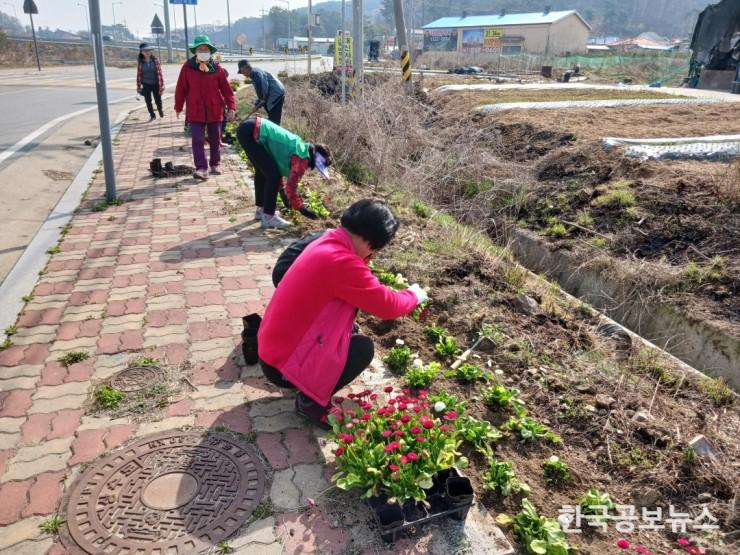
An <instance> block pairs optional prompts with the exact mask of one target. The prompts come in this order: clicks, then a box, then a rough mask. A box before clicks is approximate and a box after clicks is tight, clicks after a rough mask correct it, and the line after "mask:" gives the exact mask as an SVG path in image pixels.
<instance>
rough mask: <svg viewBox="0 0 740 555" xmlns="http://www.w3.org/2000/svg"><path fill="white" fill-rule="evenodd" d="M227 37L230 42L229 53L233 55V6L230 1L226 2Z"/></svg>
mask: <svg viewBox="0 0 740 555" xmlns="http://www.w3.org/2000/svg"><path fill="white" fill-rule="evenodd" d="M226 35H227V37H228V41H229V45H228V47H227V52H228V53H229V54H231V5H230V3H229V0H226Z"/></svg>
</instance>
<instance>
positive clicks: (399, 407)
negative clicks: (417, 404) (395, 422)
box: [398, 403, 408, 410]
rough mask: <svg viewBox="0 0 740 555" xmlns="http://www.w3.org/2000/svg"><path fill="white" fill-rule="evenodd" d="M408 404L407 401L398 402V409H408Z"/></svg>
mask: <svg viewBox="0 0 740 555" xmlns="http://www.w3.org/2000/svg"><path fill="white" fill-rule="evenodd" d="M407 408H408V405H407V404H406V403H398V410H406V409H407Z"/></svg>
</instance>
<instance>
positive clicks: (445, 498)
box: [368, 468, 475, 542]
mask: <svg viewBox="0 0 740 555" xmlns="http://www.w3.org/2000/svg"><path fill="white" fill-rule="evenodd" d="M427 491H428V493H427V499H426V500H427V502H428V503H429V505H430V506H429V508H428V509H427V508H426V507H425V506H424V505H423V504H422V503H415V502H414V501H413V500H409V501H407V502H406V503H404V504H403V505H399V504H398V503H388V496H387V495H385V494H382V495H379V496H377V497H371V498H370V499H368V506H369V507H370V510H371V511H372V513H373V517H374V518H375V522H376V523H377V525H378V529H379V530H380V536H381V537H382V538H383V540H384V541H386V542H395V541H396V540H397V539H398V538H399V537H400V536H401V535H402V534H403V533H404V532H407V531H408V532H415V531H417V530H418V529H419V528H420V527H421V526H423V525H425V524H427V523H429V522H434V521H437V520H441V519H443V518H447V517H449V518H452V519H454V520H459V521H465V519H466V518H467V516H468V511H469V510H470V507H471V506H472V505H473V501H474V500H475V496H474V494H473V488H472V485H471V484H470V479H469V478H466V477H465V476H462V475H461V474H460V473H459V471H458V470H457V469H454V468H451V469H449V470H445V471H442V472H439V473H438V474H437V475H435V477H434V485H433V486H432V488H431V489H429V490H427Z"/></svg>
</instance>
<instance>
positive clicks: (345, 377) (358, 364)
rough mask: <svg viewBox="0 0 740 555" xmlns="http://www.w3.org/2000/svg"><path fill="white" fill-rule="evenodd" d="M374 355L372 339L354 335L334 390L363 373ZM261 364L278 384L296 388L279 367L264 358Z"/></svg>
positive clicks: (267, 375)
mask: <svg viewBox="0 0 740 555" xmlns="http://www.w3.org/2000/svg"><path fill="white" fill-rule="evenodd" d="M374 355H375V347H374V346H373V340H372V339H370V338H369V337H367V336H365V335H353V336H352V339H350V342H349V353H348V354H347V362H346V363H345V365H344V370H342V375H341V376H340V377H339V381H338V382H337V385H336V386H335V387H334V392H335V393H336V392H337V391H339V390H340V389H342V388H343V387H344V386H345V385H347V384H348V383H350V382H351V381H352V380H354V379H355V378H356V377H357V376H359V375H360V374H362V371H363V370H365V368H367V367H368V366H370V363H371V362H372V361H373V356H374ZM260 366H261V367H262V373H263V374H264V375H265V377H266V378H267V379H268V380H270V381H271V382H272V383H274V384H275V385H276V386H278V387H286V388H289V389H296V386H294V385H293V384H292V383H290V382H289V381H288V380H287V379H285V377H284V376H283V375H282V374H281V373H280V371H279V370H278V369H277V368H274V367H273V366H270V365H269V364H267V363H266V362H264V361H263V360H260Z"/></svg>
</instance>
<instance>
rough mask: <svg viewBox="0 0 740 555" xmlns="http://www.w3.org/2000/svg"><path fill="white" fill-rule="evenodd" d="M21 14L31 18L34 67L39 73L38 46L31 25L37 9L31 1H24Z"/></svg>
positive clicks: (34, 28) (37, 11)
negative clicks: (34, 57) (34, 54)
mask: <svg viewBox="0 0 740 555" xmlns="http://www.w3.org/2000/svg"><path fill="white" fill-rule="evenodd" d="M23 13H26V14H28V15H29V17H30V18H31V33H32V34H33V49H34V50H35V51H36V65H37V66H38V68H39V71H41V58H39V44H38V42H36V27H35V26H34V24H33V15H34V14H38V13H39V9H38V8H37V7H36V2H34V1H33V0H24V2H23Z"/></svg>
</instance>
